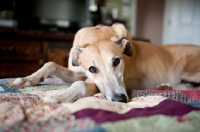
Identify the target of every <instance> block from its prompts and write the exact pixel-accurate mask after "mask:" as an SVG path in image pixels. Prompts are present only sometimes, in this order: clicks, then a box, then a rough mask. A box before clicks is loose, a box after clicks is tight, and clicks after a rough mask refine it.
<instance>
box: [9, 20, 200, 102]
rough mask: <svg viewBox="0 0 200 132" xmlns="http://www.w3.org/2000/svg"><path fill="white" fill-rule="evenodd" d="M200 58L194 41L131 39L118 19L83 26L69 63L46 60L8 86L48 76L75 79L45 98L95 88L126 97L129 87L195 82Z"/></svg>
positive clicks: (65, 97) (65, 98)
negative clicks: (160, 42)
mask: <svg viewBox="0 0 200 132" xmlns="http://www.w3.org/2000/svg"><path fill="white" fill-rule="evenodd" d="M199 58H200V48H199V47H198V46H194V45H153V44H150V43H147V42H142V41H134V40H132V37H131V34H130V33H129V32H128V31H127V29H126V28H125V26H124V25H122V24H114V25H112V26H96V27H87V28H82V29H80V30H79V31H78V32H77V33H76V35H75V39H74V42H73V47H72V48H71V50H70V57H69V60H68V61H69V63H68V64H69V65H68V68H65V67H63V66H60V65H58V64H56V63H54V62H48V63H46V64H45V65H44V66H43V67H42V68H40V69H39V70H38V71H36V72H35V73H33V74H31V75H30V76H27V77H23V78H17V79H16V80H15V81H14V82H12V83H10V84H8V87H26V86H31V85H36V84H38V83H39V82H40V81H42V80H43V79H45V78H47V77H49V76H51V77H57V78H60V79H62V80H63V81H65V82H70V83H73V84H72V85H71V86H70V87H69V88H67V89H66V90H65V91H64V92H55V93H53V94H47V95H45V97H44V98H43V101H44V102H49V103H59V102H72V101H75V100H77V99H79V98H81V97H86V96H91V95H94V94H95V93H98V92H101V93H102V94H103V95H104V96H105V97H106V99H107V100H110V101H116V102H127V101H128V99H129V98H128V94H127V90H135V89H150V88H155V87H156V86H158V85H161V84H163V83H167V84H171V85H176V84H179V83H180V82H181V81H182V80H184V81H188V82H195V83H199V82H200V61H197V60H198V59H199Z"/></svg>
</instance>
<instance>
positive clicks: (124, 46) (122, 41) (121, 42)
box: [111, 36, 132, 56]
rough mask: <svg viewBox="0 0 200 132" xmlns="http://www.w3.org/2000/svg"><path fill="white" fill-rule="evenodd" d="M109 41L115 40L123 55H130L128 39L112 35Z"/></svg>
mask: <svg viewBox="0 0 200 132" xmlns="http://www.w3.org/2000/svg"><path fill="white" fill-rule="evenodd" d="M111 41H113V42H115V43H116V44H117V46H118V47H119V48H120V49H121V51H122V52H123V53H124V54H125V55H127V56H132V49H131V46H130V43H129V40H128V39H127V38H125V37H120V36H113V37H112V38H111Z"/></svg>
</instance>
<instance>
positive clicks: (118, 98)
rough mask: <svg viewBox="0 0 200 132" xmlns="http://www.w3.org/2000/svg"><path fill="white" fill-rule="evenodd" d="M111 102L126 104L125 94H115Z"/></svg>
mask: <svg viewBox="0 0 200 132" xmlns="http://www.w3.org/2000/svg"><path fill="white" fill-rule="evenodd" d="M112 101H114V102H123V103H127V97H126V95H125V94H115V96H114V98H113V99H112Z"/></svg>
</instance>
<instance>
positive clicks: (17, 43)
mask: <svg viewBox="0 0 200 132" xmlns="http://www.w3.org/2000/svg"><path fill="white" fill-rule="evenodd" d="M73 38H74V34H71V33H50V32H45V31H33V30H31V31H30V30H26V31H25V30H21V31H20V30H14V29H1V28H0V78H8V77H23V76H27V75H30V74H31V73H33V72H35V71H36V70H38V69H39V68H40V67H41V66H43V64H44V63H46V62H48V61H54V62H56V63H57V64H60V65H62V66H65V67H67V65H68V64H67V63H68V56H69V51H70V48H71V47H72V43H73Z"/></svg>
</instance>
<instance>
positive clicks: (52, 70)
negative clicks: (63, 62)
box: [7, 62, 86, 88]
mask: <svg viewBox="0 0 200 132" xmlns="http://www.w3.org/2000/svg"><path fill="white" fill-rule="evenodd" d="M49 76H56V77H58V78H60V79H62V80H63V81H66V82H69V83H72V82H75V81H77V80H85V79H86V76H85V74H84V73H75V72H72V71H71V70H69V69H67V68H65V67H63V66H60V65H58V64H56V63H54V62H47V63H45V64H44V66H43V67H42V68H40V69H39V70H38V71H36V72H34V73H33V74H31V75H30V76H27V77H22V78H17V79H16V80H15V81H14V82H12V83H10V84H8V85H7V86H8V87H17V88H20V87H27V86H34V85H36V84H38V83H39V82H41V81H43V80H44V79H45V78H47V77H49Z"/></svg>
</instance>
